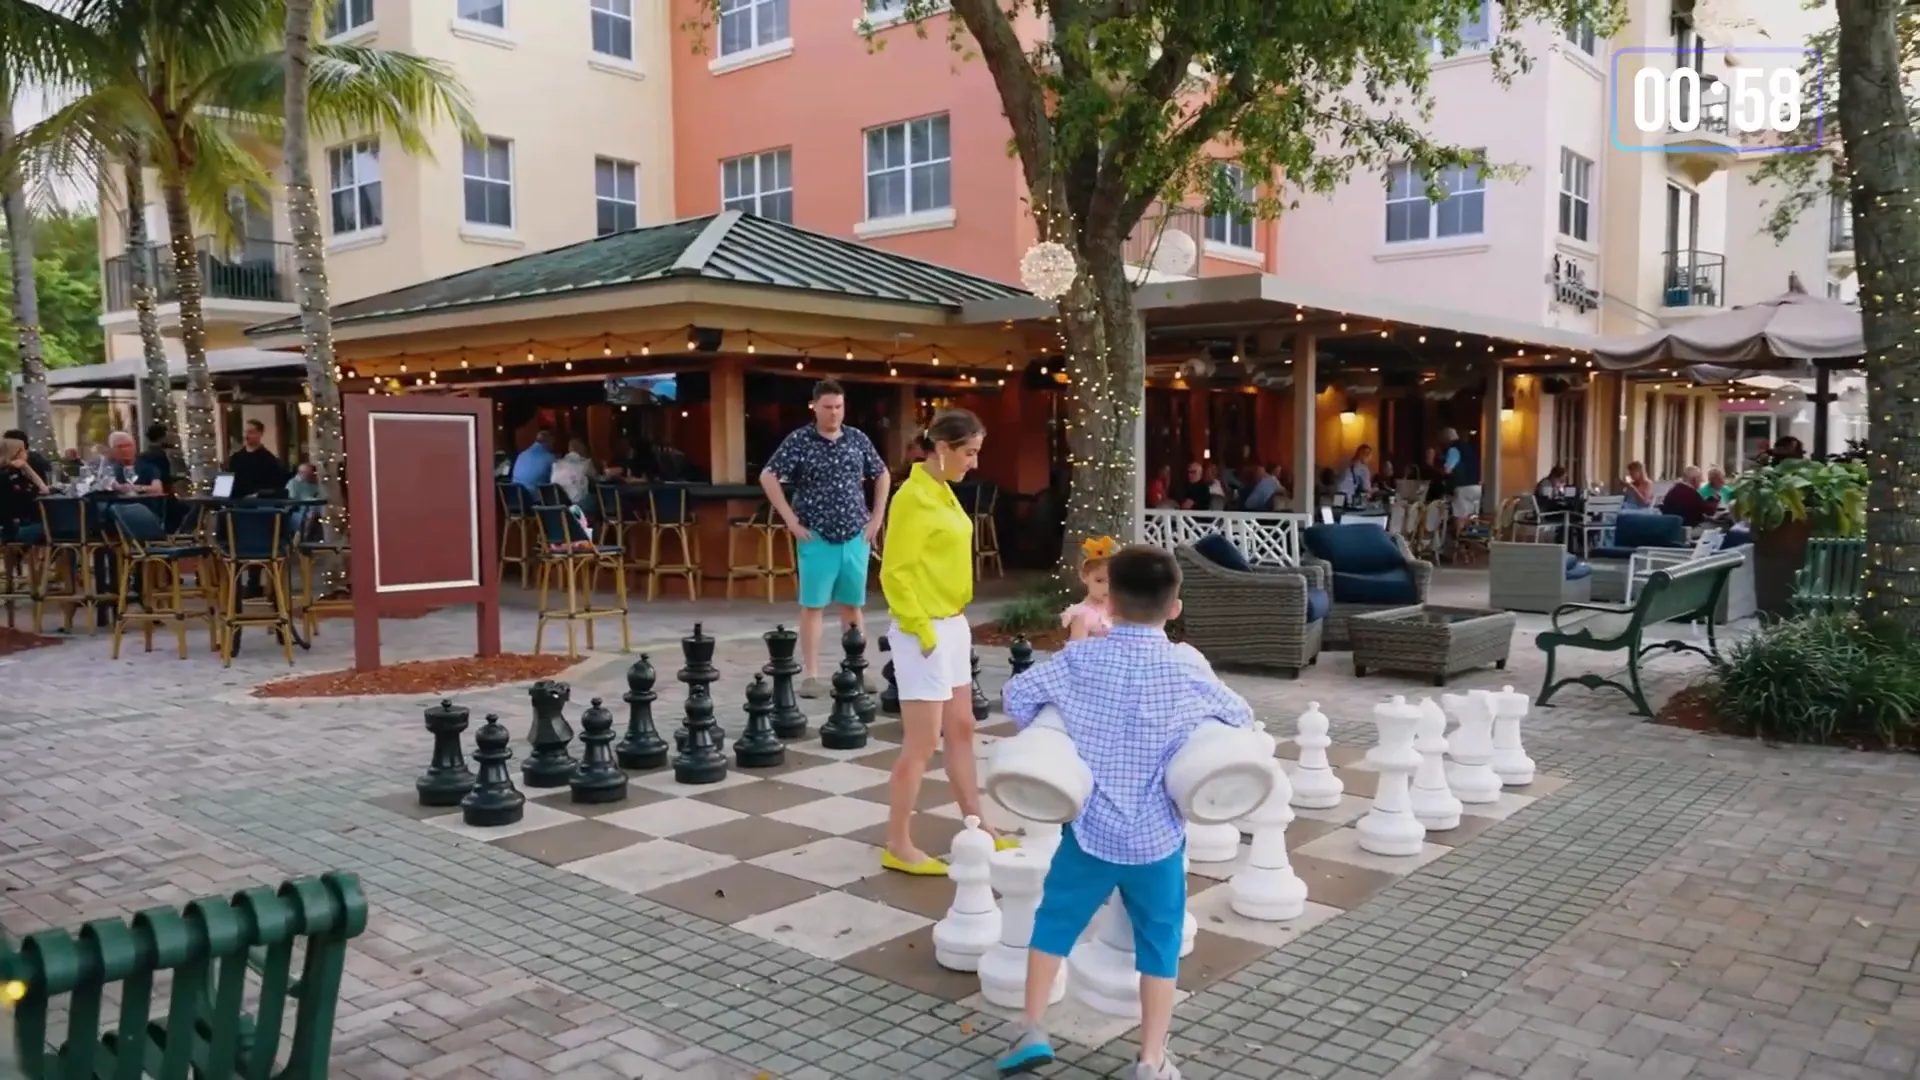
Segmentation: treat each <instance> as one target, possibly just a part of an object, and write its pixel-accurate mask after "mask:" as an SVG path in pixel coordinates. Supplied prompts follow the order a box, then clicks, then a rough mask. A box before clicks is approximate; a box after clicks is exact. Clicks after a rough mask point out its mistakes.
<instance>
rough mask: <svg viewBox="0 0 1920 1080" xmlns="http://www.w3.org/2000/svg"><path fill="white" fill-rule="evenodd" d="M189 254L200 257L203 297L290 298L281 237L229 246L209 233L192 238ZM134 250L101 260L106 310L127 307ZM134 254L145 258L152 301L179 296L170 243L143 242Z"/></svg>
mask: <svg viewBox="0 0 1920 1080" xmlns="http://www.w3.org/2000/svg"><path fill="white" fill-rule="evenodd" d="M193 251H194V258H195V259H196V260H198V261H199V263H200V287H201V290H202V295H204V296H205V297H206V298H207V299H209V300H253V301H258V302H260V303H267V304H275V303H278V304H290V303H292V302H293V245H292V244H290V243H287V242H285V241H282V240H244V241H241V242H240V243H238V244H235V245H233V246H232V247H231V248H229V247H227V246H226V245H223V244H221V243H220V242H218V241H216V240H215V239H214V238H213V237H211V236H202V237H198V238H196V239H195V240H194V242H193ZM134 257H135V256H129V255H115V256H114V257H113V258H111V259H108V260H107V262H106V267H105V271H106V281H105V286H106V293H107V310H108V311H130V310H132V308H133V269H132V264H131V263H130V261H129V260H130V259H131V258H134ZM138 257H139V258H143V259H145V260H146V261H147V272H148V274H149V275H151V276H150V279H149V280H151V281H152V282H153V287H154V293H155V297H154V302H155V303H160V304H171V303H174V302H176V301H178V300H179V299H180V283H179V281H178V280H177V278H176V275H175V274H174V267H173V249H172V248H171V247H170V246H168V245H166V244H149V245H148V246H147V249H146V250H145V251H144V252H142V253H141V254H140V255H139V256H138Z"/></svg>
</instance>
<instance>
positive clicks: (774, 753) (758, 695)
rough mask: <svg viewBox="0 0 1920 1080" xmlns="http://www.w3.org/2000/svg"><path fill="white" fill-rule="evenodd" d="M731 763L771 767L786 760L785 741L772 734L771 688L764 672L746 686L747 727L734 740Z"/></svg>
mask: <svg viewBox="0 0 1920 1080" xmlns="http://www.w3.org/2000/svg"><path fill="white" fill-rule="evenodd" d="M733 760H734V764H736V765H738V766H740V767H741V768H743V769H771V768H774V767H776V766H779V765H783V764H785V763H786V760H787V744H786V743H783V742H781V741H780V737H779V736H778V735H775V734H774V733H773V689H772V688H771V687H769V686H768V685H767V677H766V676H765V675H755V676H754V677H753V683H752V684H751V685H749V686H748V687H747V726H746V727H745V728H744V729H742V730H741V732H740V737H739V738H738V739H735V740H734V741H733Z"/></svg>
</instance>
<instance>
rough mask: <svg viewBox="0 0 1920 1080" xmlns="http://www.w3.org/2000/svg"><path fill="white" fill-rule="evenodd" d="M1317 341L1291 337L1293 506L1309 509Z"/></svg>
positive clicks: (1314, 450)
mask: <svg viewBox="0 0 1920 1080" xmlns="http://www.w3.org/2000/svg"><path fill="white" fill-rule="evenodd" d="M1319 389H1320V343H1319V340H1318V339H1317V338H1315V337H1314V336H1313V335H1312V334H1296V335H1294V339H1293V509H1294V511H1295V512H1297V513H1301V514H1311V513H1313V495H1314V491H1313V489H1314V486H1315V484H1316V483H1317V482H1318V481H1317V479H1316V477H1315V475H1314V473H1315V469H1314V462H1315V460H1316V459H1317V457H1318V456H1319V455H1318V448H1319V440H1320V433H1319V432H1318V431H1317V430H1315V428H1316V422H1317V420H1318V419H1319V412H1320V410H1319V396H1318V391H1319Z"/></svg>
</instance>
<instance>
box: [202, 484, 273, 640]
mask: <svg viewBox="0 0 1920 1080" xmlns="http://www.w3.org/2000/svg"><path fill="white" fill-rule="evenodd" d="M288 517H289V514H288V512H287V510H286V509H285V508H284V507H264V506H262V507H253V506H233V507H227V508H225V509H223V510H221V511H220V512H219V513H218V514H217V515H215V519H214V523H213V550H214V554H216V555H217V556H218V557H219V559H220V616H219V624H220V662H221V664H222V665H223V666H226V667H232V666H233V649H234V644H235V642H237V641H238V640H239V637H240V631H242V630H244V629H246V628H247V627H249V626H264V627H267V628H268V629H270V630H273V631H275V632H277V633H278V634H279V635H280V647H281V650H282V651H284V652H285V653H286V656H287V664H288V666H292V664H293V611H292V605H291V603H290V601H289V599H288V596H287V549H288V547H289V546H290V543H291V534H290V532H289V530H288ZM251 570H258V571H260V576H261V579H262V582H263V585H264V589H265V592H266V597H265V599H266V602H267V608H266V610H265V611H259V610H255V611H248V610H247V599H246V597H245V596H243V595H242V590H244V589H245V588H246V577H247V572H248V571H251Z"/></svg>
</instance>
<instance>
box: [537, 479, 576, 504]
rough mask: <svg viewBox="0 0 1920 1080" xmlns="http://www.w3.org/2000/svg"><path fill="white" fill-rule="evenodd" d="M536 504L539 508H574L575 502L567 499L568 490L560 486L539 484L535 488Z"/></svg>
mask: <svg viewBox="0 0 1920 1080" xmlns="http://www.w3.org/2000/svg"><path fill="white" fill-rule="evenodd" d="M533 497H534V499H535V504H536V505H538V506H572V505H573V500H572V499H569V498H567V489H566V488H563V487H561V486H560V485H559V484H538V485H535V487H534V495H533Z"/></svg>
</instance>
